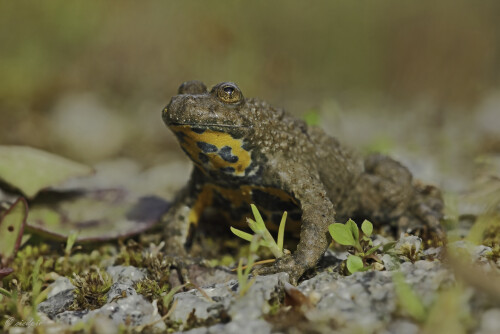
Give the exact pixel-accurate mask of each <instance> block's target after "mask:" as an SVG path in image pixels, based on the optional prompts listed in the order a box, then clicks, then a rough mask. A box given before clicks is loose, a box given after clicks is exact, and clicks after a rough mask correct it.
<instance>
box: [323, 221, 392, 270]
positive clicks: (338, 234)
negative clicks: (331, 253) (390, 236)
mask: <svg viewBox="0 0 500 334" xmlns="http://www.w3.org/2000/svg"><path fill="white" fill-rule="evenodd" d="M328 229H329V231H330V234H331V236H332V238H333V240H335V242H337V243H339V244H341V245H344V246H352V247H354V254H350V255H349V256H348V258H347V262H346V265H347V270H349V272H350V273H351V274H353V273H355V272H357V271H366V270H369V269H370V267H369V266H366V265H365V264H366V260H367V259H368V258H372V259H375V260H376V261H378V259H377V258H376V257H375V254H374V253H375V252H376V251H377V250H378V249H380V247H383V251H384V252H385V251H387V250H389V249H390V248H391V247H393V246H394V244H395V243H388V244H385V245H383V246H382V245H378V246H373V242H372V240H371V239H370V237H371V235H372V232H373V225H372V223H370V222H369V221H368V220H366V219H365V220H364V221H363V223H362V224H361V231H362V232H363V235H362V236H361V238H360V233H359V228H358V225H356V223H355V222H354V221H353V220H352V219H349V220H348V221H347V222H346V223H345V224H340V223H334V224H332V225H330V226H329V227H328Z"/></svg>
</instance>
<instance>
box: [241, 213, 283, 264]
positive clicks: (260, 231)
mask: <svg viewBox="0 0 500 334" xmlns="http://www.w3.org/2000/svg"><path fill="white" fill-rule="evenodd" d="M250 206H251V207H252V212H253V215H254V217H255V220H253V219H251V218H247V223H248V226H249V227H250V229H251V230H252V231H253V232H254V233H255V234H254V235H252V234H250V233H247V232H243V231H241V230H238V229H236V228H234V227H231V232H233V233H234V234H235V235H237V236H238V237H240V238H242V239H244V240H247V241H249V242H252V240H253V239H254V236H255V235H257V236H259V243H258V246H264V247H267V248H269V249H270V250H271V252H272V253H273V255H274V257H275V258H277V259H278V258H280V257H282V256H283V255H285V253H286V252H288V251H287V250H283V238H284V235H285V224H286V217H287V213H286V211H285V212H284V213H283V216H282V217H281V222H280V226H279V229H278V239H277V241H274V238H273V236H272V235H271V233H269V230H268V229H267V227H266V224H265V223H264V220H263V219H262V216H261V215H260V212H259V210H258V209H257V207H256V206H255V205H253V204H251V205H250Z"/></svg>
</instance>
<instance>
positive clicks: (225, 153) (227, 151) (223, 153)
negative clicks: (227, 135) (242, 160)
mask: <svg viewBox="0 0 500 334" xmlns="http://www.w3.org/2000/svg"><path fill="white" fill-rule="evenodd" d="M231 150H232V148H231V147H230V146H224V147H223V148H221V149H220V150H219V155H220V157H221V158H222V159H224V160H225V161H227V162H232V163H235V162H237V161H238V157H237V156H236V155H233V154H232V153H231Z"/></svg>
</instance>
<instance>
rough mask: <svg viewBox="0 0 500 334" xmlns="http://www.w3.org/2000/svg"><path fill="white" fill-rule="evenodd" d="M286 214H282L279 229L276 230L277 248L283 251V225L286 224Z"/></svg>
mask: <svg viewBox="0 0 500 334" xmlns="http://www.w3.org/2000/svg"><path fill="white" fill-rule="evenodd" d="M287 215H288V214H287V212H286V211H285V212H283V216H282V217H281V222H280V227H279V229H278V241H277V242H276V243H277V244H278V248H279V249H280V250H281V251H283V240H284V238H285V224H286V217H287Z"/></svg>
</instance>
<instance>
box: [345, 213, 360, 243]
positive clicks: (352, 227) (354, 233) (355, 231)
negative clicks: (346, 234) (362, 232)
mask: <svg viewBox="0 0 500 334" xmlns="http://www.w3.org/2000/svg"><path fill="white" fill-rule="evenodd" d="M345 225H346V226H347V227H348V228H349V229H350V230H351V233H352V236H353V237H354V241H355V242H356V243H358V242H359V229H358V225H356V223H355V222H354V220H352V219H349V220H348V221H347V223H345Z"/></svg>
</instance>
